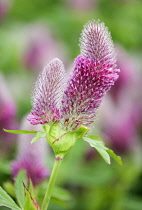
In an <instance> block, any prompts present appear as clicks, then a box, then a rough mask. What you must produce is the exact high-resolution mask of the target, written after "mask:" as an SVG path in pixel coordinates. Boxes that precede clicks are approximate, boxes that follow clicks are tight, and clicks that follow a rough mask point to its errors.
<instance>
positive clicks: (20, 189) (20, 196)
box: [14, 170, 27, 208]
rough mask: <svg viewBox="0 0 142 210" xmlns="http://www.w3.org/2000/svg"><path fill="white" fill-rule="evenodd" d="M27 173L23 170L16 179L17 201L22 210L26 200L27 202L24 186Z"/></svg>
mask: <svg viewBox="0 0 142 210" xmlns="http://www.w3.org/2000/svg"><path fill="white" fill-rule="evenodd" d="M26 182H27V181H26V172H25V170H21V171H20V172H19V173H18V175H17V176H16V178H15V183H14V186H15V193H16V198H17V201H18V203H19V205H20V207H21V208H23V207H24V200H25V195H24V193H25V192H24V186H23V183H25V184H26Z"/></svg>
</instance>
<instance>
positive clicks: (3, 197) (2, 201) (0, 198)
mask: <svg viewBox="0 0 142 210" xmlns="http://www.w3.org/2000/svg"><path fill="white" fill-rule="evenodd" d="M0 206H6V207H8V208H10V209H12V210H21V208H20V207H18V206H17V204H16V203H15V202H14V201H13V200H12V198H11V197H10V196H9V195H8V194H7V193H6V192H5V191H4V190H3V189H2V188H1V187H0Z"/></svg>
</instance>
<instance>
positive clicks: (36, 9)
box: [0, 0, 142, 210]
mask: <svg viewBox="0 0 142 210" xmlns="http://www.w3.org/2000/svg"><path fill="white" fill-rule="evenodd" d="M91 19H95V20H98V19H100V20H101V21H102V22H104V23H105V25H106V26H107V27H108V28H109V30H110V32H111V35H112V39H113V41H114V44H115V46H116V52H117V55H118V67H119V68H120V69H121V74H120V78H119V80H118V82H117V84H116V86H114V87H113V88H112V90H111V91H110V93H108V94H107V96H106V98H105V100H104V103H103V104H102V107H101V108H100V110H98V115H97V117H96V120H95V123H94V125H93V128H92V129H91V132H92V133H93V134H95V135H99V136H100V137H101V138H102V140H103V141H104V142H106V144H107V145H109V146H110V147H111V148H112V149H114V151H115V152H116V153H117V154H120V155H121V156H122V159H123V166H119V165H117V164H116V163H115V162H113V161H112V164H111V165H107V164H105V163H104V161H103V160H102V159H101V158H100V156H99V155H98V154H97V153H96V152H94V150H92V149H91V150H90V148H89V147H87V145H86V144H85V143H84V142H81V141H78V142H77V144H76V146H75V147H74V148H73V149H72V150H71V151H70V152H69V154H68V155H67V156H66V158H65V160H64V162H63V163H62V167H61V170H60V174H59V178H58V181H57V183H58V186H60V187H62V188H64V189H66V190H67V191H69V194H68V193H67V192H66V193H65V192H64V193H65V195H64V196H63V199H61V200H60V199H58V198H56V196H55V198H54V199H53V200H52V203H51V204H50V209H51V210H52V209H54V210H56V209H57V210H60V209H68V210H106V209H107V210H141V209H142V161H141V160H142V156H141V153H142V146H141V144H142V139H141V137H142V130H141V129H142V127H141V125H142V120H141V119H142V114H141V113H142V112H141V111H142V96H141V79H142V65H141V64H142V59H141V58H142V1H141V0H107V1H106V0H86V1H85V0H32V1H26V0H0V184H1V186H3V187H4V188H5V189H7V190H8V191H9V193H11V192H10V190H9V188H8V187H7V186H8V184H9V180H12V179H11V177H12V173H11V169H10V164H11V162H12V161H13V160H14V159H15V158H16V153H17V144H18V140H17V139H16V138H17V137H15V136H13V135H12V136H11V135H10V136H9V135H8V136H6V135H5V134H4V133H3V131H2V129H3V128H7V129H17V128H19V127H20V124H21V121H22V119H23V117H25V115H26V114H28V113H29V112H30V110H31V104H30V100H31V99H30V96H31V89H32V86H33V84H34V81H35V80H36V78H37V75H38V74H39V72H40V71H41V70H42V68H43V67H44V66H45V65H46V64H47V63H48V62H49V61H50V60H51V59H52V58H54V57H58V58H60V59H61V60H62V61H63V62H64V65H65V68H66V70H67V71H68V70H69V69H71V68H72V65H73V60H74V59H75V57H76V56H77V55H78V54H79V53H80V49H79V46H78V44H79V37H80V33H81V30H82V28H83V25H84V24H85V23H87V22H88V21H89V20H91ZM49 150H50V149H49ZM48 153H49V154H47V160H46V166H47V167H48V168H49V169H51V168H52V163H53V159H54V157H53V153H52V151H49V152H48ZM39 155H40V154H39ZM40 187H41V188H40ZM38 188H39V189H42V188H44V183H42V184H41V185H39V186H37V192H38V194H40V196H39V202H40V197H42V195H41V194H42V193H39V191H40V190H39V189H38ZM43 191H44V190H43ZM11 194H12V193H11ZM59 194H62V192H60V191H59ZM70 194H71V195H70ZM13 197H14V195H13ZM61 197H62V196H61ZM0 209H6V208H4V207H0Z"/></svg>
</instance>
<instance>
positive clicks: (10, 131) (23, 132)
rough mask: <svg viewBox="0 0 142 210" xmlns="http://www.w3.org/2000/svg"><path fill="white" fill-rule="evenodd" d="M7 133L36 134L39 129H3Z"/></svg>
mask: <svg viewBox="0 0 142 210" xmlns="http://www.w3.org/2000/svg"><path fill="white" fill-rule="evenodd" d="M3 130H4V131H5V132H7V133H14V134H36V133H37V132H38V131H27V130H6V129H3Z"/></svg>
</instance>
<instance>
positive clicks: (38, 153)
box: [11, 119, 49, 185]
mask: <svg viewBox="0 0 142 210" xmlns="http://www.w3.org/2000/svg"><path fill="white" fill-rule="evenodd" d="M33 127H34V129H35V126H33V125H31V124H30V123H29V122H28V121H26V120H25V119H24V121H23V123H22V126H21V129H23V128H24V129H25V128H26V129H29V130H33ZM36 129H40V125H38V126H37V127H36ZM32 137H33V135H31V134H30V135H26V136H25V135H24V134H20V135H19V138H18V154H17V158H16V160H15V161H13V163H12V165H11V170H12V174H13V176H14V177H15V176H16V175H17V174H18V172H19V171H20V170H21V169H25V170H26V172H27V174H28V175H29V176H30V177H31V179H32V181H33V184H34V185H36V184H38V183H40V182H41V181H43V180H44V179H45V178H46V177H47V176H48V175H49V170H48V169H47V168H46V167H45V166H44V162H45V159H46V155H47V149H48V147H47V146H48V145H47V144H46V141H45V140H44V139H40V140H39V141H38V142H35V143H34V144H33V145H32V144H31V139H32Z"/></svg>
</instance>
